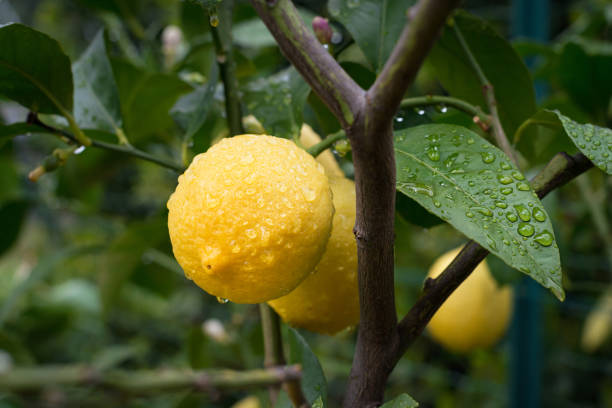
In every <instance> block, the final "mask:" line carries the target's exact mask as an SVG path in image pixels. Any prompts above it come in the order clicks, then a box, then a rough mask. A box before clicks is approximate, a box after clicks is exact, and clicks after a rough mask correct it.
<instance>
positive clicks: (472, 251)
mask: <svg viewBox="0 0 612 408" xmlns="http://www.w3.org/2000/svg"><path fill="white" fill-rule="evenodd" d="M592 167H593V163H592V162H591V161H590V160H589V159H588V158H587V157H586V156H584V155H583V154H582V153H578V154H576V155H575V156H569V155H567V154H566V153H559V154H557V155H556V156H555V157H553V158H552V160H551V161H550V162H548V164H547V165H546V167H544V169H542V171H540V173H538V174H537V175H536V176H535V177H534V178H533V179H532V180H531V186H532V187H533V189H534V190H535V191H536V193H537V194H538V197H540V198H543V197H544V196H546V195H547V194H548V193H549V192H551V191H552V190H554V189H555V188H558V187H560V186H562V185H564V184H565V183H567V182H568V181H570V180H572V179H574V178H575V177H577V176H579V175H580V174H582V173H584V172H585V171H587V170H589V169H590V168H592ZM488 253H489V251H487V250H486V249H484V248H483V247H481V246H480V245H478V244H477V243H475V242H474V241H470V242H468V243H467V244H466V245H465V247H464V248H463V249H462V250H461V252H460V253H459V255H457V256H456V257H455V259H454V260H453V261H452V262H451V264H450V265H448V267H447V268H446V269H445V270H444V272H443V273H442V274H441V275H439V276H438V277H437V278H436V279H428V280H427V282H426V287H425V289H424V292H423V294H422V295H421V296H420V297H419V299H418V300H417V301H416V303H415V304H414V306H413V307H412V308H411V309H410V311H409V312H408V313H407V314H406V316H405V317H404V318H403V319H402V320H401V322H400V323H399V325H398V332H399V338H400V341H399V347H398V349H397V350H396V353H397V354H396V355H395V359H394V362H393V364H396V363H397V361H398V360H399V359H400V358H401V356H402V355H403V354H404V353H405V351H406V350H407V348H408V346H410V344H412V342H414V340H415V339H416V338H417V337H418V336H419V335H420V334H421V333H422V332H423V330H424V329H425V326H427V323H429V320H430V319H431V317H432V316H433V315H434V314H435V312H436V311H437V310H438V309H439V308H440V306H441V305H442V303H444V301H445V300H446V299H447V298H448V297H449V296H450V294H451V293H453V291H454V290H455V289H456V288H457V287H458V286H459V285H460V284H461V283H462V282H463V281H464V280H465V279H466V278H467V277H468V276H470V274H471V273H472V271H473V270H474V268H475V267H476V266H477V265H478V264H479V263H480V262H481V261H482V260H483V259H484V258H485V257H486V256H487V255H488Z"/></svg>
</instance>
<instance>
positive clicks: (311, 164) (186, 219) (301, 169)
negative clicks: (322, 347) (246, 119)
mask: <svg viewBox="0 0 612 408" xmlns="http://www.w3.org/2000/svg"><path fill="white" fill-rule="evenodd" d="M168 209H169V213H168V230H169V232H170V239H171V241H172V247H173V250H174V255H175V256H176V259H177V260H178V262H179V263H180V264H181V266H182V267H183V270H184V271H185V274H186V276H187V277H188V278H189V279H193V281H194V282H195V283H196V284H197V285H198V286H200V287H201V288H202V289H204V290H205V291H206V292H208V293H210V294H212V295H214V296H217V297H219V298H222V299H229V300H231V301H233V302H237V303H259V302H264V301H267V300H270V299H274V298H278V297H281V296H283V295H286V294H287V293H289V292H290V291H291V290H292V289H294V288H295V287H296V286H297V285H298V284H299V283H300V282H301V281H302V280H304V278H306V276H307V275H308V274H309V273H310V272H312V270H313V269H314V267H315V265H316V264H317V263H318V262H319V260H320V258H321V256H322V254H323V250H324V249H325V245H326V243H327V240H328V238H329V235H330V231H331V221H332V213H333V205H332V198H331V191H330V188H329V183H328V180H327V177H326V176H325V173H324V170H323V167H322V166H321V165H320V164H319V163H317V162H316V161H315V160H314V159H313V158H312V157H311V156H309V155H308V154H307V153H306V152H305V151H304V150H302V149H300V148H299V147H297V146H296V145H295V144H294V143H293V142H291V141H289V140H285V139H279V138H275V137H273V136H256V135H242V136H236V137H233V138H228V139H224V140H222V141H221V142H219V143H218V144H216V145H214V146H213V147H212V148H210V149H209V150H208V151H207V152H206V153H204V154H202V155H199V156H196V157H195V158H194V160H193V162H192V163H191V165H190V166H189V168H188V169H187V171H186V172H185V173H184V174H183V175H181V176H180V177H179V184H178V186H177V189H176V191H175V192H174V193H173V194H172V196H171V197H170V199H169V200H168Z"/></svg>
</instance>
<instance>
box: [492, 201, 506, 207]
mask: <svg viewBox="0 0 612 408" xmlns="http://www.w3.org/2000/svg"><path fill="white" fill-rule="evenodd" d="M495 206H496V207H498V208H507V207H508V204H506V203H504V202H502V201H498V202H496V203H495Z"/></svg>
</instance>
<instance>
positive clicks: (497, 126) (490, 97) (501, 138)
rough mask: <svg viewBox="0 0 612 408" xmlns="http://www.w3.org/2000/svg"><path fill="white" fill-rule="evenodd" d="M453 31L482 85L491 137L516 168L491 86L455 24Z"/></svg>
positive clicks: (514, 158) (516, 163)
mask: <svg viewBox="0 0 612 408" xmlns="http://www.w3.org/2000/svg"><path fill="white" fill-rule="evenodd" d="M453 30H454V32H455V36H456V37H457V40H458V41H459V44H461V48H462V49H463V51H464V52H465V54H466V55H467V57H468V60H469V61H470V65H471V66H472V69H473V70H474V71H475V72H476V75H477V76H478V79H479V81H480V84H481V85H482V91H483V93H484V97H485V101H486V102H487V107H488V108H489V113H490V114H491V120H492V122H493V137H494V138H495V141H496V143H497V146H499V148H500V149H502V150H503V152H504V153H506V156H508V157H509V158H510V160H512V162H513V163H514V164H515V165H517V166H518V162H517V161H516V157H515V156H514V151H513V150H512V146H510V142H509V141H508V138H507V137H506V133H505V132H504V128H503V127H502V124H501V121H500V120H499V112H498V111H497V100H496V99H495V90H494V89H493V84H491V82H490V81H489V80H488V79H487V77H486V75H485V73H484V72H483V71H482V68H481V67H480V64H479V63H478V61H476V57H474V54H472V51H471V50H470V47H469V45H468V43H467V42H466V41H465V38H463V34H462V33H461V30H460V29H459V26H458V25H457V24H453Z"/></svg>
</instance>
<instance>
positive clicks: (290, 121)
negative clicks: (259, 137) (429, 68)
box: [244, 68, 310, 139]
mask: <svg viewBox="0 0 612 408" xmlns="http://www.w3.org/2000/svg"><path fill="white" fill-rule="evenodd" d="M309 92H310V87H309V86H308V84H307V83H306V82H305V81H304V80H303V79H302V77H301V76H300V74H298V72H297V71H296V70H295V69H294V68H288V69H286V70H284V71H281V72H279V73H277V74H275V75H273V76H269V77H267V78H265V79H260V80H257V81H255V82H253V83H251V84H250V85H249V87H248V89H247V90H246V93H245V97H244V100H245V102H246V104H247V107H248V109H249V111H250V112H251V113H252V114H253V115H255V117H256V118H257V119H258V120H259V121H260V122H261V124H262V125H263V127H264V128H265V129H266V132H267V133H268V134H270V135H273V136H277V137H284V138H287V139H291V138H293V137H297V135H298V134H299V132H300V128H301V127H302V121H303V118H302V111H303V110H304V104H305V103H306V98H308V93H309Z"/></svg>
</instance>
